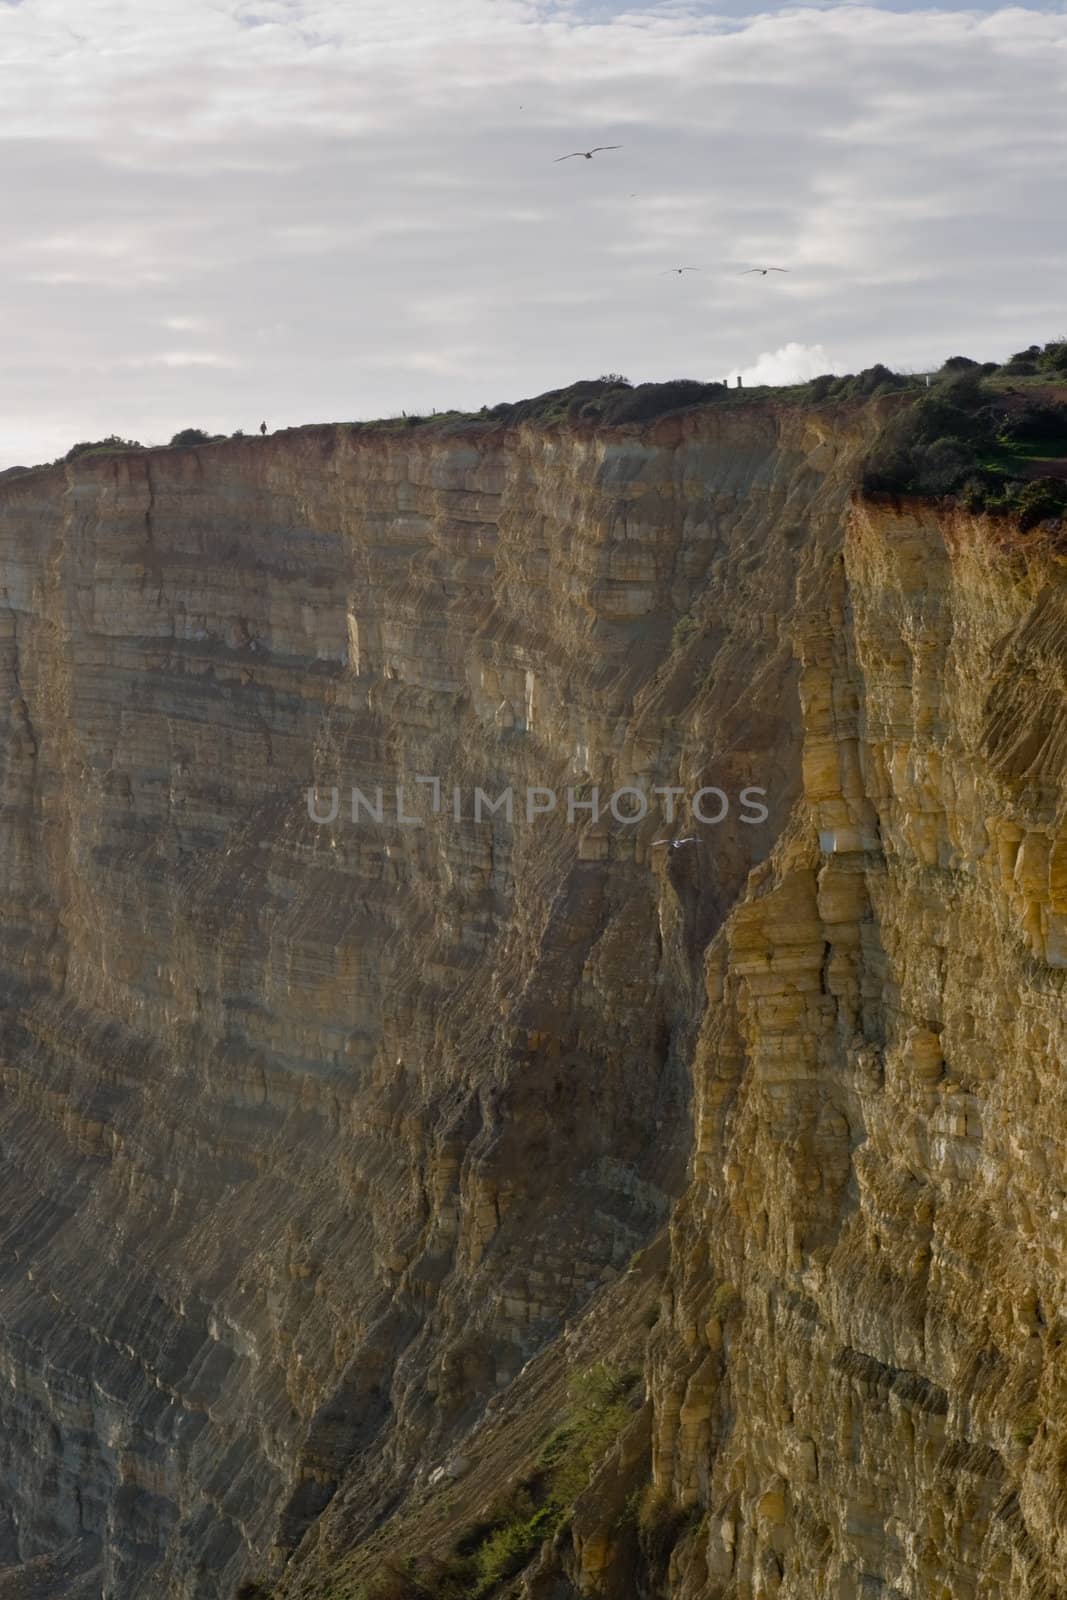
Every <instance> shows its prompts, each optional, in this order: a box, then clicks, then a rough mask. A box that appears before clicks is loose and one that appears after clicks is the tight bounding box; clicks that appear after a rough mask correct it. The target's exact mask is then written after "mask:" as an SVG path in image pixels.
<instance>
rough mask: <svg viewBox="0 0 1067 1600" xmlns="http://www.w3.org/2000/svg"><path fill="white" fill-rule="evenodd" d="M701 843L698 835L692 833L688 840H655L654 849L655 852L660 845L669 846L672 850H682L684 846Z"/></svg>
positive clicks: (653, 842)
mask: <svg viewBox="0 0 1067 1600" xmlns="http://www.w3.org/2000/svg"><path fill="white" fill-rule="evenodd" d="M699 843H700V840H699V839H698V838H697V836H696V834H695V833H691V834H690V835H689V837H688V839H653V841H652V848H653V850H654V849H655V848H656V846H657V845H658V844H669V845H670V847H671V849H672V850H680V849H681V848H682V845H683V844H699Z"/></svg>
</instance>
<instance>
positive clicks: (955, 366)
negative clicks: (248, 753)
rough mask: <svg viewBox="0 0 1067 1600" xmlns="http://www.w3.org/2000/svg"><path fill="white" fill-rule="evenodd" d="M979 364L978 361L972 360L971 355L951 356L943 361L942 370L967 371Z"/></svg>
mask: <svg viewBox="0 0 1067 1600" xmlns="http://www.w3.org/2000/svg"><path fill="white" fill-rule="evenodd" d="M977 365H978V363H977V361H972V360H971V358H970V356H949V358H948V360H947V361H944V362H942V364H941V371H942V372H966V371H968V369H970V368H972V367H977Z"/></svg>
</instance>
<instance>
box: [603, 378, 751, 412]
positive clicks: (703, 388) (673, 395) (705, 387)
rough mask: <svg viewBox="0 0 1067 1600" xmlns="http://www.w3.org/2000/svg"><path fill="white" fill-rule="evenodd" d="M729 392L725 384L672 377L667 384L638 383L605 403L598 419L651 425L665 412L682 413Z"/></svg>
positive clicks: (723, 396) (722, 398) (718, 398)
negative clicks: (686, 409)
mask: <svg viewBox="0 0 1067 1600" xmlns="http://www.w3.org/2000/svg"><path fill="white" fill-rule="evenodd" d="M728 393H729V390H728V389H727V388H726V386H725V384H722V383H701V382H700V381H699V380H698V379H696V378H672V379H671V380H670V381H669V382H667V383H639V384H638V385H637V388H636V389H631V390H630V391H629V392H624V393H622V394H617V395H614V396H612V397H611V399H609V400H608V401H607V402H606V403H605V404H604V407H603V409H602V412H601V416H602V417H603V420H604V421H605V422H608V423H619V422H651V421H652V420H653V418H655V417H662V416H664V415H665V414H666V413H667V412H668V411H681V410H683V409H684V408H685V407H686V406H700V405H706V404H707V402H708V401H712V400H724V399H725V398H726V396H727V394H728Z"/></svg>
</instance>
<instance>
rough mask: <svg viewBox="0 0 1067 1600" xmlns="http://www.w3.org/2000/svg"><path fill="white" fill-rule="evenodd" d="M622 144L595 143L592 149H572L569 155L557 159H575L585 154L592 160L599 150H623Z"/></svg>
mask: <svg viewBox="0 0 1067 1600" xmlns="http://www.w3.org/2000/svg"><path fill="white" fill-rule="evenodd" d="M621 149H622V145H621V144H595V145H594V146H593V148H592V149H591V150H572V151H571V153H570V155H569V156H557V157H556V160H557V161H573V160H574V158H575V156H584V157H585V159H586V160H587V161H592V159H593V157H594V156H595V155H596V153H597V151H598V150H621Z"/></svg>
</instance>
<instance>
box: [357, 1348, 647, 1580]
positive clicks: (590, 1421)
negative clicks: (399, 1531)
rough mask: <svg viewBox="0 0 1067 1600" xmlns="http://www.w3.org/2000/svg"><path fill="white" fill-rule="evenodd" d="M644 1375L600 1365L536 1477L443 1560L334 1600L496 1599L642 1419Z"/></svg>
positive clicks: (581, 1380)
mask: <svg viewBox="0 0 1067 1600" xmlns="http://www.w3.org/2000/svg"><path fill="white" fill-rule="evenodd" d="M640 1381H641V1375H640V1373H638V1372H619V1371H617V1370H616V1369H615V1368H613V1367H611V1366H609V1365H608V1364H607V1363H606V1362H598V1363H597V1364H596V1365H595V1366H593V1367H590V1368H589V1369H588V1370H587V1371H586V1372H582V1373H579V1374H577V1375H576V1376H575V1377H573V1378H572V1379H571V1382H570V1385H569V1405H568V1407H567V1411H566V1413H565V1415H564V1417H563V1420H562V1421H561V1422H560V1423H559V1425H558V1426H557V1427H556V1428H554V1429H553V1430H552V1432H551V1433H549V1434H548V1436H547V1438H546V1439H545V1440H544V1442H543V1444H542V1445H541V1448H540V1451H539V1453H538V1456H537V1460H536V1462H535V1464H534V1467H533V1469H532V1471H531V1472H530V1473H529V1474H528V1475H527V1476H526V1477H525V1478H523V1479H522V1481H521V1482H520V1483H518V1484H517V1485H515V1487H514V1488H512V1489H511V1490H510V1491H509V1492H508V1493H507V1494H506V1495H503V1496H502V1497H501V1498H500V1499H499V1500H498V1501H497V1502H496V1503H495V1504H494V1505H493V1506H492V1507H491V1509H490V1510H489V1512H488V1513H487V1515H486V1516H485V1518H484V1520H483V1521H482V1522H480V1523H478V1524H477V1525H475V1526H474V1527H472V1528H470V1529H469V1530H468V1532H467V1533H466V1534H465V1535H464V1536H463V1538H462V1539H460V1540H459V1542H458V1543H457V1545H456V1547H455V1549H454V1550H453V1551H452V1553H451V1554H450V1555H449V1556H447V1557H446V1558H445V1559H444V1560H443V1561H437V1562H432V1563H431V1562H426V1563H423V1564H420V1563H418V1562H416V1561H415V1560H414V1559H413V1558H411V1557H408V1558H399V1559H397V1560H395V1561H390V1562H387V1563H385V1564H384V1565H383V1566H382V1567H381V1568H380V1569H379V1571H378V1572H377V1573H376V1574H375V1576H374V1577H373V1578H372V1579H371V1580H370V1582H369V1583H364V1584H360V1585H358V1586H357V1587H356V1588H355V1589H346V1588H345V1587H343V1586H342V1585H340V1584H338V1585H335V1586H334V1588H333V1589H332V1590H331V1591H330V1594H329V1595H328V1596H327V1600H430V1597H432V1600H488V1597H489V1596H491V1595H493V1594H495V1593H497V1592H498V1591H499V1589H500V1587H501V1585H502V1584H505V1583H506V1582H508V1580H509V1579H511V1578H514V1577H515V1576H516V1575H517V1574H518V1573H520V1572H521V1571H522V1570H523V1568H524V1567H526V1566H527V1565H528V1564H529V1562H530V1561H531V1560H532V1558H533V1557H534V1556H535V1555H536V1553H537V1551H538V1549H539V1548H540V1546H541V1545H542V1543H543V1542H544V1541H545V1540H546V1539H550V1538H552V1537H553V1536H554V1535H555V1534H556V1533H558V1532H559V1530H560V1529H561V1528H562V1527H563V1526H564V1525H565V1524H566V1523H567V1522H568V1521H569V1520H570V1517H571V1515H572V1513H573V1507H574V1503H575V1501H576V1500H577V1499H578V1498H579V1496H580V1495H581V1494H582V1493H583V1491H584V1490H585V1489H587V1488H588V1486H589V1483H590V1481H591V1478H592V1476H593V1473H594V1472H595V1470H596V1468H597V1467H598V1466H599V1465H600V1463H601V1462H602V1461H603V1459H604V1457H605V1455H606V1454H607V1452H608V1450H609V1449H610V1448H611V1446H612V1445H613V1444H614V1443H615V1441H616V1440H617V1439H618V1437H619V1435H620V1433H621V1432H622V1430H623V1429H624V1428H625V1427H626V1425H627V1424H628V1423H629V1422H630V1421H631V1419H632V1417H633V1415H634V1400H635V1397H636V1393H637V1389H638V1385H639V1383H640Z"/></svg>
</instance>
